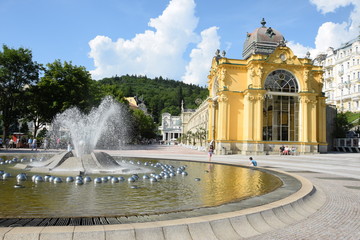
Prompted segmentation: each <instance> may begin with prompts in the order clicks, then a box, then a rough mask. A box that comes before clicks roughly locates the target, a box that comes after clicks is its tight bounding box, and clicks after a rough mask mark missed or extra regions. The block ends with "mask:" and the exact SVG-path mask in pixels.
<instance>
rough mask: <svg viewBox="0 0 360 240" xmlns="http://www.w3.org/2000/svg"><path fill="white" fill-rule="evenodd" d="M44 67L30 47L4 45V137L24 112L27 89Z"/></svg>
mask: <svg viewBox="0 0 360 240" xmlns="http://www.w3.org/2000/svg"><path fill="white" fill-rule="evenodd" d="M42 69H43V67H42V65H41V64H38V63H37V62H35V61H33V60H32V52H31V51H30V50H29V49H25V48H19V49H12V48H9V47H7V46H6V45H3V51H2V52H0V111H2V121H3V135H4V138H6V137H7V135H8V134H9V127H10V126H11V125H12V124H14V123H15V122H17V120H18V119H19V118H20V117H22V115H23V114H24V108H25V106H26V104H27V99H26V98H25V92H26V89H27V88H28V87H30V86H32V85H34V84H36V83H37V82H38V80H39V75H40V72H41V70H42Z"/></svg>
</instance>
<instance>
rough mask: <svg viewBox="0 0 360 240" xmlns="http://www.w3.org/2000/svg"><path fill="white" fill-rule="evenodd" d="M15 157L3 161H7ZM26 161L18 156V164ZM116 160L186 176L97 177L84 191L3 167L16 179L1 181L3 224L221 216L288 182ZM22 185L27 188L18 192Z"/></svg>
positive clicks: (213, 167)
mask: <svg viewBox="0 0 360 240" xmlns="http://www.w3.org/2000/svg"><path fill="white" fill-rule="evenodd" d="M13 157H14V156H11V157H9V156H1V158H3V159H4V160H3V161H5V160H6V159H12V158H13ZM22 157H23V156H18V159H20V158H22ZM26 158H27V159H30V158H31V156H26ZM116 160H117V161H119V162H122V161H126V162H130V163H132V164H137V165H142V166H145V165H146V167H147V168H149V169H151V172H152V173H154V174H159V173H160V172H161V171H162V168H161V167H159V166H164V165H167V166H171V168H173V169H174V171H176V169H177V168H179V167H183V168H184V169H185V171H186V172H187V175H185V174H176V175H175V176H173V177H170V178H162V179H159V180H158V181H157V182H152V181H150V180H149V179H143V178H142V177H143V175H144V174H138V175H139V179H138V180H136V181H135V182H129V181H128V178H129V177H131V175H132V174H130V175H126V174H122V175H116V174H114V175H112V176H108V175H101V174H97V175H90V177H91V178H92V181H91V182H87V183H84V184H82V185H77V184H75V182H66V181H65V177H63V178H62V179H63V182H62V183H54V182H38V183H35V182H33V181H32V180H31V177H32V175H34V174H36V173H34V172H29V171H28V169H24V170H19V169H15V168H13V166H14V164H2V165H0V170H3V171H4V172H8V173H11V175H12V177H10V178H6V179H1V180H0V189H1V192H3V193H6V194H2V197H1V198H0V218H2V219H5V218H6V219H10V218H80V217H81V218H94V217H108V218H117V219H119V223H125V222H126V223H128V222H139V221H140V222H144V221H152V220H154V219H167V218H171V219H174V218H177V217H184V216H199V215H202V214H209V213H211V212H214V213H218V212H221V211H226V209H227V207H228V206H231V205H234V204H236V208H237V209H239V208H242V207H241V206H239V203H241V202H246V204H245V205H244V206H243V208H245V207H247V206H248V202H247V201H249V200H251V199H254V198H257V197H259V196H263V195H266V194H269V193H271V192H273V191H275V190H277V189H278V191H279V189H281V187H282V186H283V185H284V176H280V175H281V174H280V175H279V174H276V176H275V175H274V174H273V173H271V172H269V171H268V170H264V169H256V168H247V167H239V166H232V165H226V164H212V163H201V162H191V161H174V160H157V159H131V158H127V159H122V158H117V159H116ZM155 166H157V167H155ZM21 172H24V173H26V174H27V176H28V177H27V180H26V181H20V182H18V181H17V178H16V176H17V174H19V173H21ZM49 175H50V174H49ZM147 175H149V174H147ZM120 176H122V177H124V179H125V181H119V182H113V181H111V177H120ZM60 177H61V176H60ZM74 177H75V176H74ZM96 177H103V178H105V177H106V178H108V179H109V181H107V182H102V183H95V181H94V179H95V178H96ZM285 178H286V177H285ZM17 184H18V185H20V186H22V187H21V188H16V187H15V186H16V185H17ZM255 202H256V201H255ZM257 202H258V200H257Z"/></svg>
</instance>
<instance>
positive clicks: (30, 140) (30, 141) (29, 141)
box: [28, 137, 33, 148]
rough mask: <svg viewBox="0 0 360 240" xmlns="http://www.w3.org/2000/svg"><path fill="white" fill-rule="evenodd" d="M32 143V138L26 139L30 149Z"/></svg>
mask: <svg viewBox="0 0 360 240" xmlns="http://www.w3.org/2000/svg"><path fill="white" fill-rule="evenodd" d="M32 142H33V140H32V138H31V137H30V138H29V139H28V145H29V148H32Z"/></svg>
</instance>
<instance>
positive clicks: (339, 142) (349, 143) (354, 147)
mask: <svg viewBox="0 0 360 240" xmlns="http://www.w3.org/2000/svg"><path fill="white" fill-rule="evenodd" d="M334 147H335V148H336V150H337V151H343V152H360V138H335V139H334Z"/></svg>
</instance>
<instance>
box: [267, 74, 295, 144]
mask: <svg viewBox="0 0 360 240" xmlns="http://www.w3.org/2000/svg"><path fill="white" fill-rule="evenodd" d="M264 88H265V89H266V90H267V93H266V94H265V100H264V108H263V140H264V141H298V135H299V102H298V89H299V87H298V84H297V81H296V78H295V77H294V75H292V74H291V73H290V72H288V71H285V70H276V71H273V72H271V73H270V74H269V75H268V76H267V78H266V80H265V85H264Z"/></svg>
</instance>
